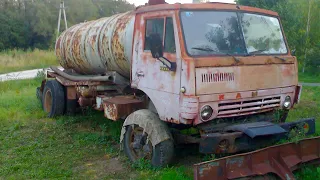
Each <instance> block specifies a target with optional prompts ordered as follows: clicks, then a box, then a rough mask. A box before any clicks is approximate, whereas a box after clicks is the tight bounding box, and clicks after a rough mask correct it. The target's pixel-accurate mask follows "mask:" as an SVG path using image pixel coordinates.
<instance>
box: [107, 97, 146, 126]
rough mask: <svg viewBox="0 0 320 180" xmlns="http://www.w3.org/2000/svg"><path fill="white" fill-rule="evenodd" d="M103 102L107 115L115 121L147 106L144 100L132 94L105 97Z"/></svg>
mask: <svg viewBox="0 0 320 180" xmlns="http://www.w3.org/2000/svg"><path fill="white" fill-rule="evenodd" d="M102 104H103V107H104V113H105V116H106V117H107V118H108V119H110V120H113V121H117V120H119V119H120V118H122V117H126V116H128V115H129V114H131V113H132V112H134V111H136V110H138V109H142V108H144V107H145V103H144V101H142V100H139V99H136V98H135V97H134V96H131V95H130V96H115V97H112V98H109V99H103V102H102Z"/></svg>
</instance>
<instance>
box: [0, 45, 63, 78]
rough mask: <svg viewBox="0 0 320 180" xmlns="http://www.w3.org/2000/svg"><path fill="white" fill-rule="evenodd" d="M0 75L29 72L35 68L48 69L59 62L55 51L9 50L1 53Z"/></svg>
mask: <svg viewBox="0 0 320 180" xmlns="http://www.w3.org/2000/svg"><path fill="white" fill-rule="evenodd" d="M0 64H1V66H0V74H2V73H8V72H14V71H20V70H28V69H35V68H47V67H48V66H51V65H57V64H58V61H57V58H56V56H55V55H54V52H53V51H44V50H39V49H35V50H33V51H32V50H30V49H28V50H26V51H23V50H17V49H13V50H7V51H3V52H0Z"/></svg>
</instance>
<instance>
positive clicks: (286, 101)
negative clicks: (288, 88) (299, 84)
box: [283, 96, 291, 109]
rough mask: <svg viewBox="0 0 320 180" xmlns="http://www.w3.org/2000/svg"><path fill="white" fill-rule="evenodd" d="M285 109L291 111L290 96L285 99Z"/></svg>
mask: <svg viewBox="0 0 320 180" xmlns="http://www.w3.org/2000/svg"><path fill="white" fill-rule="evenodd" d="M283 107H284V108H286V109H289V108H290V107H291V97H290V96H287V97H286V98H285V99H284V102H283Z"/></svg>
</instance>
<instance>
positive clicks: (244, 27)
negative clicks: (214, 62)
mask: <svg viewBox="0 0 320 180" xmlns="http://www.w3.org/2000/svg"><path fill="white" fill-rule="evenodd" d="M181 21H182V28H183V33H184V37H185V43H186V48H187V51H188V54H189V55H191V56H208V55H226V54H227V55H248V54H249V55H250V54H286V53H287V48H286V44H285V42H284V39H283V35H282V31H281V28H280V23H279V21H278V19H277V18H275V17H270V16H264V15H258V14H251V13H242V12H238V13H237V12H222V11H182V12H181Z"/></svg>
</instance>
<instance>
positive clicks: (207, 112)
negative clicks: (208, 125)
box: [200, 105, 213, 121]
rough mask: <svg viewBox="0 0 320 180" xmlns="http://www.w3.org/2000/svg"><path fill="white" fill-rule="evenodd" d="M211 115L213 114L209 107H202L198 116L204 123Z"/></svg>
mask: <svg viewBox="0 0 320 180" xmlns="http://www.w3.org/2000/svg"><path fill="white" fill-rule="evenodd" d="M212 114H213V109H212V108H211V107H210V106H209V105H206V106H203V107H202V108H201V111H200V115H201V119H202V120H204V121H207V120H209V119H210V117H211V116H212Z"/></svg>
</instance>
